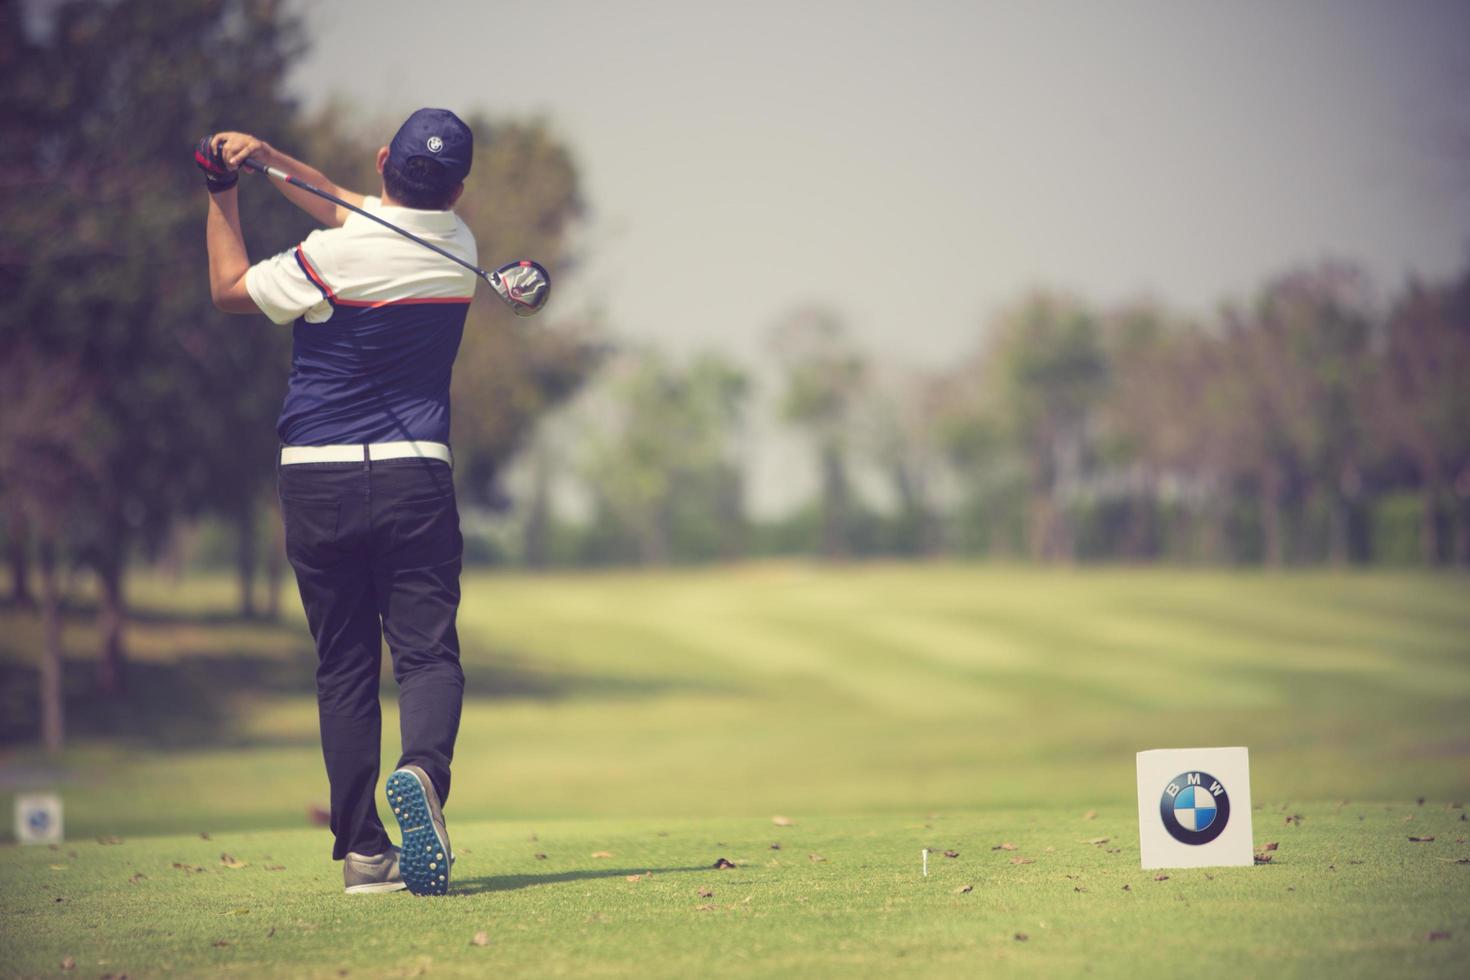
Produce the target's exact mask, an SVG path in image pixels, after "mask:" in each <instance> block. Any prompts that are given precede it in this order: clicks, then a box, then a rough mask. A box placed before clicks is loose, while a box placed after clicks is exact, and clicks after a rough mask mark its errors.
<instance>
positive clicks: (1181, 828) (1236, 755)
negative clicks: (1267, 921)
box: [1138, 748, 1255, 868]
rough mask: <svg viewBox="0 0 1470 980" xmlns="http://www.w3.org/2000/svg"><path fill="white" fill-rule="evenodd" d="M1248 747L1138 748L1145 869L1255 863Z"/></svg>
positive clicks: (1140, 829) (1140, 843)
mask: <svg viewBox="0 0 1470 980" xmlns="http://www.w3.org/2000/svg"><path fill="white" fill-rule="evenodd" d="M1251 845H1252V838H1251V773H1250V756H1249V753H1248V752H1247V751H1246V750H1245V749H1244V748H1229V749H1152V750H1150V751H1148V752H1140V753H1138V850H1139V854H1140V856H1141V857H1142V860H1143V866H1144V867H1145V868H1211V867H1220V866H1224V865H1250V864H1253V863H1254V853H1255V852H1254V851H1253V849H1252V846H1251Z"/></svg>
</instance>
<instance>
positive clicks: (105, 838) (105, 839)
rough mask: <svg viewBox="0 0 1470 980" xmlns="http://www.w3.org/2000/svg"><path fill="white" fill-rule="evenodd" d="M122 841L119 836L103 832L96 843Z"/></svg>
mask: <svg viewBox="0 0 1470 980" xmlns="http://www.w3.org/2000/svg"><path fill="white" fill-rule="evenodd" d="M122 842H123V839H122V838H121V837H117V836H114V835H113V834H103V835H102V836H101V837H99V838H97V843H99V844H121V843H122Z"/></svg>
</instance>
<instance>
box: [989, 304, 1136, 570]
mask: <svg viewBox="0 0 1470 980" xmlns="http://www.w3.org/2000/svg"><path fill="white" fill-rule="evenodd" d="M984 361H985V362H988V363H987V364H986V370H987V373H988V376H989V383H991V384H993V385H994V386H995V388H996V390H997V394H998V397H999V398H1000V399H1001V403H1000V405H1001V410H1002V412H1003V415H1002V419H1003V425H1004V427H1005V429H1006V431H1007V434H1008V436H1009V438H1010V439H1011V440H1012V442H1013V443H1014V445H1015V446H1016V447H1017V449H1018V450H1019V451H1020V453H1021V455H1022V457H1023V458H1024V459H1025V461H1026V467H1027V475H1028V483H1029V493H1030V504H1029V511H1030V515H1029V527H1028V532H1027V540H1028V542H1029V544H1030V550H1031V555H1032V557H1034V558H1038V559H1043V560H1045V559H1053V560H1054V559H1062V560H1070V559H1071V558H1072V557H1073V556H1074V554H1075V540H1074V536H1073V528H1072V524H1071V521H1070V518H1069V515H1068V513H1067V503H1066V501H1067V497H1068V495H1069V493H1070V492H1071V491H1073V490H1074V489H1075V488H1076V486H1077V484H1078V481H1079V480H1080V478H1081V475H1082V468H1083V466H1084V465H1085V462H1086V452H1087V449H1088V445H1087V443H1088V436H1089V430H1088V426H1089V421H1090V417H1091V413H1092V411H1093V409H1094V408H1095V407H1096V405H1097V403H1098V401H1099V399H1100V397H1101V395H1102V392H1103V390H1104V385H1105V383H1106V378H1107V365H1106V362H1105V360H1104V358H1103V352H1102V349H1101V337H1100V332H1099V325H1098V321H1097V318H1096V317H1095V316H1094V315H1093V314H1092V312H1091V311H1090V310H1088V309H1087V308H1086V307H1085V306H1083V305H1082V304H1081V303H1080V302H1079V301H1077V300H1075V299H1072V298H1070V297H1066V296H1062V295H1059V294H1055V293H1049V292H1044V291H1042V292H1034V293H1032V294H1031V295H1029V296H1028V297H1026V298H1025V299H1024V300H1022V301H1021V303H1020V304H1019V305H1018V306H1016V307H1014V308H1012V309H1010V310H1008V311H1006V312H1005V313H1003V314H1002V315H1001V316H1000V317H999V318H998V319H997V320H996V322H995V323H994V324H993V325H992V334H991V337H990V339H989V343H988V349H987V352H986V354H985V357H984Z"/></svg>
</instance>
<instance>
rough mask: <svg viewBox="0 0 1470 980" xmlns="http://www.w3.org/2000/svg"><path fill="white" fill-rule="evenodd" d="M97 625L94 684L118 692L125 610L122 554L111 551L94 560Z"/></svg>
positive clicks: (122, 670)
mask: <svg viewBox="0 0 1470 980" xmlns="http://www.w3.org/2000/svg"><path fill="white" fill-rule="evenodd" d="M97 565H98V567H97V583H98V585H99V586H100V587H101V591H100V594H99V596H98V598H99V599H100V604H99V605H98V609H97V625H98V630H99V632H100V633H101V638H102V650H101V656H100V657H99V658H98V661H97V687H98V689H99V690H101V691H102V692H103V693H104V694H118V693H120V692H121V691H122V689H123V687H124V686H125V684H126V677H125V676H124V675H125V674H126V668H127V650H126V648H125V647H124V645H123V627H124V626H125V624H126V620H127V611H126V609H125V607H124V601H123V556H122V555H121V554H112V555H108V556H106V557H105V558H104V559H103V560H101V561H99V562H98V563H97Z"/></svg>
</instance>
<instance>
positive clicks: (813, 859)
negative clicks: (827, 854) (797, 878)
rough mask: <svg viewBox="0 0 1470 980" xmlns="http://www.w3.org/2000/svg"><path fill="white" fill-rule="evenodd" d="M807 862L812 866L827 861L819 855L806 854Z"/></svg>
mask: <svg viewBox="0 0 1470 980" xmlns="http://www.w3.org/2000/svg"><path fill="white" fill-rule="evenodd" d="M807 860H808V861H810V862H812V863H813V864H818V863H820V862H822V861H825V860H827V859H826V858H824V857H823V856H822V855H820V854H808V855H807Z"/></svg>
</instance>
